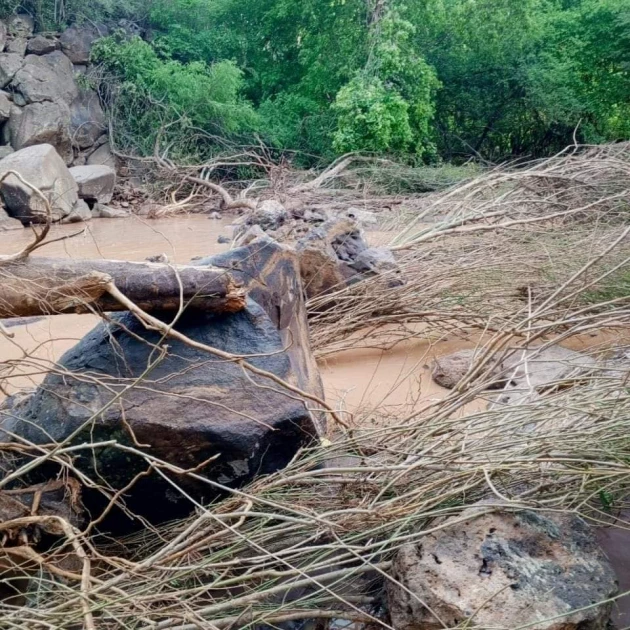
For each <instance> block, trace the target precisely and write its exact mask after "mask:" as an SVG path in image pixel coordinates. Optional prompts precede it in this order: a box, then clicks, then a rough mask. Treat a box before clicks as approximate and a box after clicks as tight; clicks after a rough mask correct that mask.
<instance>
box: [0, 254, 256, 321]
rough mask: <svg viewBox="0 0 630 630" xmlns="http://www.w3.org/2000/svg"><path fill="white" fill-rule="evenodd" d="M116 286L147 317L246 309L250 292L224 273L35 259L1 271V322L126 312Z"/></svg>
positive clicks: (3, 266)
mask: <svg viewBox="0 0 630 630" xmlns="http://www.w3.org/2000/svg"><path fill="white" fill-rule="evenodd" d="M110 282H113V283H114V284H115V285H116V287H118V289H119V290H120V291H121V292H122V293H123V294H124V295H125V296H127V297H128V298H129V299H130V300H131V301H132V302H134V303H135V304H137V305H138V306H139V307H140V308H141V309H142V310H144V311H147V312H156V311H177V310H178V309H179V308H180V306H181V305H182V304H184V305H185V306H186V307H187V308H196V309H203V310H205V311H216V312H218V313H235V312H238V311H240V310H242V309H243V308H244V307H245V291H244V290H243V289H242V288H239V287H238V286H237V285H236V283H235V281H234V279H233V277H232V276H231V275H230V273H229V272H227V271H226V270H224V269H220V268H218V267H188V266H175V265H165V264H156V263H136V262H124V261H117V260H73V259H67V260H65V259H58V258H44V257H41V258H40V257H29V258H27V259H26V260H22V261H13V262H5V263H4V264H1V265H0V319H4V318H11V317H32V316H38V315H56V314H62V313H91V312H95V311H97V312H98V311H101V312H103V311H105V312H106V311H121V310H126V309H125V307H124V306H122V305H121V304H120V302H119V301H118V300H116V299H114V298H112V297H111V295H110V294H109V292H108V291H107V287H108V284H109V283H110Z"/></svg>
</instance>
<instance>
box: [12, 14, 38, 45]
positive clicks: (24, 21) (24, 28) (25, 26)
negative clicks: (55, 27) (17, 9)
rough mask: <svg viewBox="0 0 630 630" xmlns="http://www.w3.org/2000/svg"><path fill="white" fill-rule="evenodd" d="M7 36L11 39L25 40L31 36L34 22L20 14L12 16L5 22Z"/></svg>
mask: <svg viewBox="0 0 630 630" xmlns="http://www.w3.org/2000/svg"><path fill="white" fill-rule="evenodd" d="M6 24H7V29H8V33H9V35H11V36H12V37H23V38H25V39H27V38H29V37H31V36H32V35H33V31H34V30H35V21H34V20H33V18H32V17H31V16H30V15H26V14H25V13H20V14H17V15H12V16H11V17H10V18H8V19H7V21H6Z"/></svg>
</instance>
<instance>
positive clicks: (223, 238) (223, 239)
mask: <svg viewBox="0 0 630 630" xmlns="http://www.w3.org/2000/svg"><path fill="white" fill-rule="evenodd" d="M231 242H232V239H231V238H230V237H229V236H225V234H219V238H217V243H219V244H220V245H229V244H230V243H231Z"/></svg>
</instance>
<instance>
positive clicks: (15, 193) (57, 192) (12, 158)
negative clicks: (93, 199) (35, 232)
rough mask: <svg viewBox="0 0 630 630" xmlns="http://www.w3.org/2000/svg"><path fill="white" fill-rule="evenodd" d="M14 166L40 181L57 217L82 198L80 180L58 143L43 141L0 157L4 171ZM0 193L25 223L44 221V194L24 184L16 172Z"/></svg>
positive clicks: (11, 209)
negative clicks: (79, 196)
mask: <svg viewBox="0 0 630 630" xmlns="http://www.w3.org/2000/svg"><path fill="white" fill-rule="evenodd" d="M10 170H14V171H16V172H18V173H20V175H22V177H24V179H26V181H28V182H29V183H32V184H34V185H36V186H37V187H38V188H39V189H40V190H41V191H42V192H43V193H44V194H45V195H46V196H47V197H48V199H49V201H50V203H51V205H52V209H53V219H54V220H59V219H62V218H63V217H65V216H67V215H68V214H70V212H71V211H72V209H73V208H74V206H75V204H76V202H77V201H78V194H77V190H78V189H77V184H76V182H75V181H74V178H73V177H72V175H71V174H70V171H69V170H68V169H67V167H66V165H65V164H64V161H63V160H62V159H61V157H59V154H58V153H57V152H56V151H55V149H54V147H52V146H50V145H49V144H42V145H38V146H34V147H29V148H27V149H22V150H21V151H16V152H15V153H12V154H11V155H9V156H7V157H5V158H4V159H3V160H2V161H0V175H1V174H2V173H6V172H7V171H10ZM0 193H1V194H2V198H3V199H4V202H5V204H6V207H7V209H8V211H9V213H10V214H11V216H13V217H14V218H16V219H20V220H21V221H22V222H23V223H29V222H31V221H32V222H42V221H45V219H46V208H45V205H44V203H43V201H42V200H41V198H40V197H39V196H38V195H36V194H35V193H34V192H33V191H32V190H30V189H29V188H28V187H26V186H24V185H23V184H22V183H21V182H20V181H19V180H18V179H17V178H16V177H15V176H13V175H9V176H8V177H7V178H6V179H5V180H3V182H2V184H0Z"/></svg>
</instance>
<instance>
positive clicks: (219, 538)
mask: <svg viewBox="0 0 630 630" xmlns="http://www.w3.org/2000/svg"><path fill="white" fill-rule="evenodd" d="M629 157H630V156H629V155H628V152H627V148H626V147H625V146H624V147H611V148H604V149H598V150H595V149H591V150H589V151H586V152H582V153H580V154H578V155H568V154H567V155H564V156H561V157H559V158H557V161H553V160H552V161H547V162H542V163H538V164H534V165H532V166H530V167H529V168H528V169H525V170H522V169H521V170H519V171H513V170H507V171H506V170H500V171H496V172H493V173H490V174H489V175H487V176H485V178H481V179H479V180H476V181H475V182H474V184H466V185H464V187H462V188H458V189H456V190H453V191H450V192H449V193H446V194H442V195H441V196H439V197H437V198H435V199H434V201H433V202H432V206H433V208H434V209H435V208H436V207H444V208H448V218H447V219H446V220H445V221H444V222H442V224H441V226H438V228H435V227H434V228H432V231H430V232H426V231H419V232H418V231H415V228H414V227H413V226H411V227H410V229H406V228H405V229H403V230H401V235H400V237H399V238H398V239H397V241H396V242H397V243H398V244H399V245H404V253H403V254H402V255H401V256H402V257H401V261H400V262H401V269H402V273H403V276H404V278H405V280H406V284H404V285H403V286H396V287H389V286H387V281H386V280H387V279H386V278H382V277H381V278H373V279H370V280H367V281H365V282H363V283H360V284H357V285H354V286H352V287H350V288H347V289H342V290H340V291H338V292H337V293H335V294H334V295H332V296H327V297H324V298H318V299H316V300H313V301H312V302H311V303H310V305H309V308H310V309H311V312H312V314H313V329H312V330H313V344H314V346H315V349H316V350H317V352H318V353H319V354H327V353H331V352H335V351H338V350H340V349H344V348H348V347H355V346H356V345H357V344H365V345H379V346H387V345H391V344H393V343H396V342H397V341H400V340H403V339H407V338H409V337H410V336H412V335H417V334H418V332H417V328H413V327H411V324H421V325H422V326H423V327H424V329H423V331H424V332H423V334H427V335H430V334H442V333H443V332H444V330H449V331H451V332H454V333H456V334H461V335H462V336H464V335H466V334H468V333H470V332H471V331H476V332H486V333H487V335H486V337H485V339H486V341H485V342H484V348H486V349H487V350H488V352H487V353H486V354H484V353H481V354H480V359H479V360H478V362H477V363H476V365H475V366H474V368H473V369H471V371H470V372H469V373H468V375H467V376H466V377H465V378H464V379H463V380H462V381H461V382H460V383H459V385H458V386H457V387H456V388H455V389H454V390H452V392H451V393H450V394H449V395H448V396H447V397H446V398H444V399H443V400H441V401H439V402H433V403H428V404H427V405H426V406H425V407H424V408H421V409H416V410H415V411H413V413H409V415H408V416H407V417H394V416H390V415H387V414H386V413H385V412H384V411H383V410H378V409H377V410H375V411H371V412H370V413H369V416H367V415H363V416H361V415H358V416H357V417H356V418H355V421H354V424H353V426H351V427H350V428H349V429H348V430H340V429H338V428H337V429H335V430H333V431H332V432H331V434H330V436H329V439H328V440H327V441H326V442H325V443H324V444H322V445H318V446H316V447H313V448H312V449H308V450H305V451H303V452H301V453H299V454H298V455H297V456H296V458H295V459H294V461H293V462H292V463H291V464H290V465H289V466H288V467H287V468H286V469H285V470H283V471H281V472H279V473H277V474H275V475H272V476H269V477H265V478H261V479H259V480H257V481H256V482H255V483H253V484H251V485H250V486H248V487H247V488H244V489H242V490H232V491H230V496H229V497H228V498H226V499H224V500H222V501H220V502H217V503H216V504H214V505H210V506H202V505H197V510H196V513H195V514H193V515H192V516H191V517H190V518H188V519H186V520H184V521H181V522H175V523H172V524H170V525H168V526H165V527H162V528H160V529H159V530H151V529H147V530H146V531H144V532H143V533H142V534H138V535H136V536H134V537H130V538H128V539H126V540H122V541H115V542H113V541H109V540H102V539H99V538H94V537H90V536H88V535H87V534H86V533H85V532H79V531H77V530H75V529H71V530H69V531H68V530H67V529H66V530H64V531H62V532H61V540H62V543H60V544H59V545H58V546H57V547H56V548H53V549H51V550H49V551H48V552H46V553H45V554H43V555H42V556H41V557H40V559H39V560H35V561H33V562H35V564H36V565H37V566H36V570H35V571H33V570H32V566H33V565H32V564H31V565H29V566H30V567H31V570H30V574H34V575H35V577H34V578H33V579H31V581H30V587H29V588H30V593H29V595H28V606H13V607H12V606H10V605H8V604H7V603H6V602H5V603H4V604H0V627H1V628H7V629H9V628H12V629H13V628H14V629H20V630H22V629H26V628H28V629H34V628H37V629H39V628H65V629H74V628H81V627H86V628H98V629H99V630H103V629H107V630H109V629H112V630H113V629H118V628H133V629H142V630H149V629H151V630H166V629H170V630H198V629H199V628H222V629H223V628H225V629H227V628H230V629H232V628H247V627H252V628H253V627H257V626H258V627H259V626H261V625H262V624H265V625H277V624H278V623H281V622H283V621H289V620H295V619H304V618H309V619H320V620H323V621H325V620H329V619H331V618H335V619H348V620H354V621H358V622H361V623H365V624H368V625H370V624H373V625H374V626H377V625H378V626H382V627H390V626H389V625H388V620H387V615H386V612H385V611H384V608H383V604H384V602H383V599H382V597H381V595H380V594H381V592H382V585H383V583H384V582H385V581H387V580H389V579H391V578H390V577H389V575H388V567H389V563H390V561H391V558H392V556H393V554H394V553H395V552H396V550H397V549H398V548H399V547H400V546H401V545H403V544H405V543H407V542H416V541H420V540H421V539H422V537H423V536H426V535H427V533H428V532H430V531H435V530H436V529H439V528H441V527H444V524H443V521H442V518H443V517H445V516H451V517H455V518H456V517H457V516H458V515H459V514H460V513H461V511H462V509H463V507H465V506H467V505H470V504H472V503H474V502H476V501H478V500H480V499H483V498H489V497H492V498H494V499H496V501H497V502H496V503H495V504H494V505H493V509H498V508H501V507H504V508H506V509H515V508H520V507H525V506H526V507H529V508H531V509H534V510H560V511H570V512H572V513H576V514H581V515H583V516H584V517H585V518H587V519H589V520H590V521H591V522H593V523H603V522H609V521H610V520H611V518H612V516H613V515H614V513H616V510H618V509H619V508H622V507H624V506H625V503H624V501H625V499H626V497H627V496H628V495H627V493H628V489H629V484H630V465H629V462H630V438H629V437H628V436H630V390H629V389H628V387H627V386H626V375H627V369H628V366H627V365H626V366H625V367H624V368H623V369H622V370H621V371H611V370H609V369H605V368H602V369H598V370H595V371H593V372H592V373H590V374H589V375H588V376H587V377H585V378H583V379H581V380H580V381H579V383H577V384H574V385H575V386H573V387H567V386H566V385H567V384H566V383H563V384H558V385H559V387H558V388H556V389H555V390H554V388H551V389H550V391H548V392H547V393H546V395H544V396H541V397H535V398H533V399H532V400H531V401H530V402H527V403H523V404H521V405H517V406H511V407H495V408H493V409H491V410H487V411H483V412H478V413H474V414H471V415H467V416H465V417H463V418H462V417H461V414H460V413H459V412H461V410H462V409H463V408H464V406H466V405H467V404H468V403H470V402H471V401H472V400H475V399H478V398H479V397H480V396H485V395H486V394H485V386H484V381H487V379H488V378H489V375H490V374H491V372H492V362H493V361H494V359H493V358H492V357H493V356H495V353H499V354H500V353H501V352H502V351H505V350H508V349H514V348H520V347H531V346H532V345H538V344H541V343H542V344H545V343H551V342H555V343H557V342H562V341H564V340H566V339H569V338H571V337H573V336H575V335H578V334H583V333H588V332H597V333H601V331H605V330H611V329H616V330H621V331H626V332H627V330H628V325H629V324H630V304H629V303H628V302H629V300H628V296H626V295H623V294H622V295H613V296H612V297H611V296H610V295H609V294H607V296H606V299H605V300H603V301H602V300H600V301H597V300H593V295H595V294H596V293H595V294H594V293H593V291H596V290H597V288H598V287H600V286H602V285H605V284H606V282H607V281H609V280H610V279H611V278H612V277H614V275H615V274H616V273H618V272H619V271H620V270H621V271H625V270H626V269H627V266H628V262H629V259H628V255H629V254H628V238H627V232H626V231H625V230H626V227H625V225H624V223H625V222H626V218H625V206H624V203H625V202H624V197H623V194H625V192H626V190H627V189H630V159H629ZM611 169H612V170H611ZM626 197H627V195H626ZM466 204H468V206H467V205H466ZM558 212H562V213H565V214H562V215H561V216H560V217H558V216H556V215H557V213H558ZM545 213H546V214H545ZM427 216H428V215H427ZM530 218H536V221H529V219H530ZM523 219H527V221H526V222H522V223H518V224H517V225H518V229H514V228H515V226H514V224H512V223H511V222H513V221H521V220H523ZM420 220H421V219H418V222H420ZM456 221H458V222H459V223H458V225H461V224H462V223H466V224H467V225H474V226H477V225H484V226H492V227H493V229H491V230H490V229H488V230H480V231H478V232H476V233H472V234H471V233H465V234H461V233H460V232H459V231H457V230H455V231H449V230H452V227H453V224H454V223H455V222H456ZM499 223H500V224H501V225H498V224H499ZM508 224H509V225H508ZM440 231H441V233H440V234H439V236H440V238H436V237H435V235H436V234H438V232H440ZM427 234H431V235H433V236H431V238H427ZM606 286H608V285H606ZM621 350H625V348H618V349H617V351H618V352H619V351H621ZM560 385H562V387H560ZM379 414H380V415H381V416H382V417H378V418H375V416H379ZM375 419H376V420H378V422H374V420H375ZM90 447H91V448H94V447H95V445H90ZM110 447H111V445H110ZM73 448H75V449H76V448H77V447H70V446H67V445H64V446H61V447H60V448H58V449H57V450H56V451H55V453H54V454H52V455H50V457H53V458H54V459H56V460H57V461H59V462H62V463H63V465H64V466H65V467H66V469H67V470H72V466H71V462H70V460H69V459H68V456H69V455H71V453H72V449H73ZM96 448H98V447H96ZM117 448H123V447H122V446H118V447H117ZM125 448H128V447H125ZM135 454H136V455H137V456H140V457H144V458H145V459H146V461H147V464H150V465H151V466H152V467H153V469H154V470H155V471H156V472H157V473H158V474H162V475H163V476H165V478H166V474H167V473H168V472H173V467H172V466H169V465H168V464H166V463H165V462H159V461H156V460H154V459H152V458H150V457H149V456H148V455H146V454H141V453H140V452H139V451H138V452H136V453H135ZM200 479H202V478H200ZM92 481H93V482H96V481H97V480H92ZM203 481H204V483H207V484H209V485H210V486H213V487H214V488H219V484H217V483H216V482H214V481H211V480H203ZM219 489H222V490H225V489H224V488H219ZM174 490H176V491H178V492H183V490H182V489H181V488H176V487H174ZM9 525H11V523H9ZM18 525H19V524H18ZM617 526H620V527H624V528H630V523H621V522H617ZM3 527H4V525H3ZM82 554H83V555H82ZM62 556H68V557H71V558H74V561H75V565H73V567H74V568H71V569H68V570H67V572H68V575H66V576H65V577H64V576H62V575H60V574H59V572H58V571H57V572H55V570H56V569H57V568H58V567H59V566H62V565H61V562H60V559H61V557H62ZM64 566H65V565H64ZM16 569H17V570H18V571H19V570H20V569H19V567H16Z"/></svg>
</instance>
